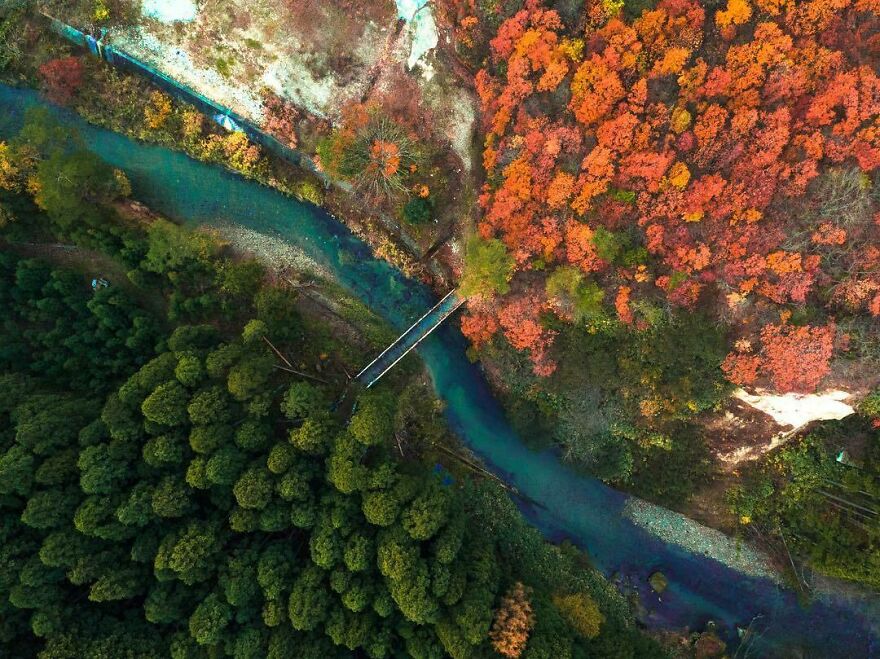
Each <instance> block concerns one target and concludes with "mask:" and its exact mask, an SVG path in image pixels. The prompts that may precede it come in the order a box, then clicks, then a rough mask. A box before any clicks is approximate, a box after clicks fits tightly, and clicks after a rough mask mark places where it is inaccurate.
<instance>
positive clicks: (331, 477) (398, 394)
mask: <svg viewBox="0 0 880 659" xmlns="http://www.w3.org/2000/svg"><path fill="white" fill-rule="evenodd" d="M0 156H2V159H0V171H2V172H3V178H2V179H0V204H2V206H0V207H2V209H3V213H4V218H5V220H4V225H3V227H2V229H0V239H2V243H0V247H2V249H0V278H2V287H0V306H2V311H3V314H2V318H3V321H2V325H0V345H2V351H0V391H2V396H0V400H2V405H0V418H2V425H0V428H2V430H0V483H2V485H0V518H2V522H0V553H2V560H0V566H2V568H0V595H2V597H0V611H2V615H0V619H2V623H0V647H2V648H3V653H4V654H6V653H8V654H11V655H12V656H17V657H29V656H34V657H41V658H46V659H48V658H50V657H51V658H59V659H60V658H62V657H69V658H71V659H72V658H77V659H79V658H81V657H99V656H100V657H167V656H172V657H176V658H184V657H209V656H211V657H216V656H230V657H238V658H245V657H289V656H297V657H310V656H314V657H326V656H351V653H352V652H357V653H358V654H359V655H360V656H369V657H391V656H412V657H426V658H427V657H441V656H453V657H477V656H492V655H494V656H497V654H500V655H502V656H508V657H519V656H522V657H587V656H615V657H656V656H658V653H661V654H662V650H661V649H660V646H659V645H657V644H656V642H655V641H653V640H651V639H649V638H648V637H646V636H644V635H642V633H641V632H639V631H638V630H636V628H635V627H634V625H633V622H632V614H631V613H630V611H629V608H628V606H627V605H626V604H625V602H624V600H623V599H622V598H621V596H620V595H618V594H617V593H616V592H614V591H613V590H611V589H610V587H609V586H608V585H607V584H606V583H605V582H604V580H603V578H602V577H601V576H600V575H598V573H597V572H595V570H593V569H592V568H591V567H589V563H588V559H587V558H586V557H585V556H584V555H583V554H581V553H580V552H578V551H577V550H575V549H574V548H572V547H570V546H569V547H565V546H563V547H558V546H554V545H550V544H547V543H545V541H544V540H543V539H542V538H541V536H540V534H539V533H538V532H537V531H536V530H534V529H532V528H530V527H529V526H527V525H526V523H525V521H524V520H523V519H522V518H521V517H520V514H519V512H518V511H517V510H516V508H515V507H514V505H513V503H512V502H511V501H510V500H509V499H508V498H507V495H506V494H505V493H504V492H503V491H501V490H500V488H499V487H498V486H497V485H496V484H495V483H494V482H493V481H485V480H482V479H479V478H476V477H474V475H473V474H472V473H471V472H470V471H469V470H467V469H464V468H462V467H461V465H460V464H459V463H457V462H455V461H451V464H446V463H449V462H450V459H449V458H446V459H445V460H444V464H443V465H441V464H440V463H439V462H438V461H437V460H438V458H437V455H439V453H438V452H437V450H436V449H435V448H433V447H434V446H435V445H437V444H441V443H442V444H444V445H446V446H447V449H448V450H453V451H454V450H458V449H457V448H456V445H455V442H454V440H453V439H452V438H451V435H450V434H449V433H448V431H447V430H446V428H445V426H444V423H443V420H442V416H441V415H440V414H439V409H440V408H439V407H438V403H437V401H435V400H434V399H433V398H432V396H431V395H430V394H429V393H428V392H427V390H426V389H425V388H424V385H422V384H419V377H418V373H414V372H413V370H412V368H410V369H409V370H406V369H405V370H404V371H403V372H402V374H401V375H399V376H397V377H396V379H392V381H390V382H389V384H387V385H384V386H383V387H381V388H378V389H375V390H370V391H367V392H360V393H358V392H357V391H355V392H353V393H352V394H351V395H354V396H356V404H355V406H354V411H353V412H352V411H351V408H350V406H349V407H348V408H346V407H345V406H342V407H336V406H334V404H333V402H334V401H335V400H337V399H338V398H339V396H340V395H341V394H342V390H343V388H344V386H345V380H344V378H340V377H339V376H338V375H334V373H337V372H338V371H339V370H340V369H338V368H336V366H335V365H344V364H346V363H348V364H350V363H351V360H352V359H356V358H357V357H355V356H353V355H356V354H357V353H356V352H354V353H353V352H352V351H351V350H350V349H349V348H346V346H344V345H341V344H340V340H339V339H337V338H334V336H333V335H332V333H331V332H328V331H327V328H326V327H322V323H320V322H318V320H317V319H315V318H314V317H311V316H309V315H308V314H307V313H305V312H304V311H303V310H302V308H301V307H300V306H299V304H298V301H297V293H296V291H295V290H291V289H290V288H288V287H285V286H283V285H282V284H281V282H279V281H277V280H276V279H274V278H273V277H272V276H271V273H270V272H268V271H267V270H266V269H265V268H264V267H263V266H262V265H261V264H259V263H257V262H255V261H253V260H248V259H247V258H242V257H240V256H237V255H236V254H235V253H234V252H233V251H231V250H230V249H229V247H228V246H226V245H224V244H223V243H222V241H220V240H219V238H218V237H217V236H215V235H213V234H211V233H209V232H205V231H195V232H194V231H191V230H189V229H185V228H182V227H180V226H178V225H176V224H173V223H171V222H169V221H166V220H163V219H159V218H155V219H153V220H151V221H144V220H143V219H135V218H132V217H130V216H129V215H128V214H127V213H126V212H125V205H124V204H121V203H120V202H122V201H124V200H125V198H126V197H127V195H128V194H130V187H129V186H128V183H127V179H126V177H125V175H124V173H123V172H121V171H119V170H114V169H113V168H111V167H109V166H107V165H106V164H105V163H103V162H102V161H101V160H99V159H98V158H97V157H96V156H94V155H93V154H91V153H90V152H88V151H86V150H84V149H83V148H82V144H81V143H80V142H79V140H78V139H77V137H76V136H75V135H70V134H69V133H68V132H67V131H66V130H63V129H61V128H60V127H59V126H58V125H56V124H54V123H53V120H52V118H51V116H49V114H48V113H47V112H46V111H44V110H36V111H32V112H31V114H30V115H29V116H28V119H27V122H26V125H25V127H24V129H23V130H22V132H21V133H20V135H19V136H18V137H16V138H15V139H13V140H11V141H9V142H7V143H3V144H2V145H0ZM58 245H63V246H67V248H68V249H67V250H66V251H64V250H63V251H62V252H61V253H62V254H67V257H66V259H65V258H61V257H59V252H58V250H56V249H54V247H55V246H58ZM78 252H82V253H83V254H84V255H85V256H86V257H87V258H86V259H85V261H84V263H83V262H79V263H78V264H77V262H76V261H75V259H72V257H71V256H70V255H71V254H76V253H78ZM96 267H101V268H103V270H102V271H101V272H97V273H96V272H95V268H96ZM111 270H112V271H113V272H115V273H118V276H119V277H120V279H119V280H116V279H115V275H114V278H111V280H110V281H109V282H106V281H105V285H101V284H97V285H94V284H93V285H90V283H89V281H90V280H91V279H93V278H94V277H95V276H96V275H101V274H105V273H107V272H110V271H111ZM365 322H366V321H365ZM290 360H292V361H290ZM294 362H295V366H296V367H298V368H285V364H293V363H294ZM322 363H323V364H324V367H323V369H322V370H321V371H317V370H315V369H316V368H317V367H316V366H315V365H316V364H322ZM296 373H299V375H297V374H296ZM394 438H396V443H395V441H394ZM401 442H402V443H403V445H405V446H406V457H405V458H404V457H402V456H401V455H400V454H399V453H398V447H399V446H401ZM496 653H497V654H496Z"/></svg>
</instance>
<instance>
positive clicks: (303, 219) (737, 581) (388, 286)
mask: <svg viewBox="0 0 880 659" xmlns="http://www.w3.org/2000/svg"><path fill="white" fill-rule="evenodd" d="M37 105H43V106H47V107H52V106H49V105H48V104H47V103H46V102H45V101H43V100H42V99H41V98H40V97H39V96H38V95H37V94H36V93H35V92H33V91H30V90H20V89H13V88H10V87H5V86H2V85H0V139H3V138H9V137H10V136H12V135H13V134H15V132H17V130H18V128H19V127H20V126H21V123H22V120H23V114H24V111H25V109H26V108H28V107H32V106H37ZM52 110H53V112H54V113H55V114H56V115H57V117H58V118H59V119H60V120H61V121H62V122H63V123H64V124H65V125H66V126H69V127H70V128H71V129H75V130H77V131H79V132H80V134H81V135H82V136H83V138H84V141H85V143H86V144H87V145H89V147H90V148H91V149H92V150H93V151H94V152H95V153H96V154H98V155H99V156H101V157H102V158H103V159H105V160H106V161H107V162H109V163H110V164H112V165H113V166H115V167H119V168H121V169H124V170H125V171H126V173H127V174H128V176H129V178H130V180H131V183H132V187H133V190H134V195H133V196H134V197H135V198H137V199H139V200H141V201H143V202H144V203H145V204H147V205H148V206H150V207H151V208H153V209H154V210H156V211H157V212H160V213H163V214H165V215H167V216H169V217H172V218H176V219H178V220H180V221H184V222H186V223H188V224H190V225H201V224H207V225H211V224H216V223H219V224H225V223H229V222H234V223H238V224H241V225H243V226H246V227H247V228H248V229H250V230H253V231H257V232H261V233H264V234H266V235H271V236H274V237H278V238H281V239H283V240H285V241H287V242H289V243H291V244H293V245H295V246H297V247H299V248H301V249H302V250H303V251H305V252H306V253H307V254H308V255H309V256H310V257H312V258H313V259H314V260H315V261H317V262H318V263H320V264H321V265H322V266H324V267H325V268H327V269H328V270H329V271H331V272H332V273H333V274H334V275H335V276H336V278H337V279H338V281H339V282H340V283H341V284H342V285H343V286H345V287H346V288H347V289H348V290H350V291H351V292H352V293H353V294H354V295H356V296H357V297H358V298H360V299H361V300H363V301H364V302H365V303H366V304H367V305H368V306H369V307H370V308H371V309H373V311H374V312H376V313H377V314H379V315H381V316H382V317H384V318H385V319H386V320H387V321H388V322H389V323H390V324H391V325H393V326H394V327H396V328H398V329H399V330H403V329H406V327H408V326H409V325H410V324H411V323H412V322H413V320H415V319H417V318H418V317H420V316H421V315H422V313H424V312H425V311H426V310H427V309H429V308H430V307H431V306H433V304H434V303H435V302H436V299H435V296H434V295H433V293H432V292H431V291H430V290H429V289H428V288H426V287H425V286H423V285H421V284H419V283H416V282H414V281H412V280H409V279H407V278H405V277H404V276H403V275H402V274H401V273H400V272H399V271H397V270H396V269H394V268H393V267H392V266H390V265H389V264H387V263H386V262H384V261H378V260H376V259H375V258H373V256H372V255H371V253H370V250H369V248H368V247H367V245H366V244H364V243H363V242H362V241H360V240H359V239H358V238H356V237H355V236H354V235H352V234H351V233H350V232H349V231H348V229H347V228H346V227H345V226H344V225H343V224H342V223H341V222H339V221H337V220H336V219H335V218H333V217H332V216H330V215H329V214H327V213H326V212H324V211H323V210H321V209H319V208H317V207H314V206H312V205H310V204H306V203H301V202H298V201H296V200H294V199H290V198H287V197H284V196H283V195H281V194H279V193H277V192H275V191H273V190H271V189H269V188H265V187H262V186H260V185H258V184H256V183H253V182H250V181H247V180H245V179H243V178H241V177H239V176H237V175H235V174H232V173H230V172H228V171H226V170H224V169H222V168H220V167H216V166H212V165H207V164H204V163H200V162H197V161H195V160H192V159H191V158H189V157H188V156H186V155H184V154H181V153H178V152H174V151H171V150H169V149H165V148H162V147H156V146H149V145H145V144H141V143H138V142H136V141H133V140H131V139H129V138H127V137H124V136H122V135H119V134H116V133H113V132H110V131H106V130H103V129H99V128H96V127H93V126H90V125H88V124H87V123H85V122H84V121H83V120H82V119H80V118H78V117H76V116H74V115H72V114H71V113H69V112H66V111H63V110H59V109H57V108H54V107H53V108H52ZM466 347H467V345H466V342H465V339H464V337H463V336H462V335H461V333H460V332H459V330H458V328H457V324H456V323H455V322H454V321H453V322H451V323H447V324H446V325H445V326H444V327H442V328H440V329H439V330H438V331H437V332H435V333H434V334H433V335H431V336H430V337H429V338H428V339H427V340H426V341H425V342H424V343H422V344H421V346H420V347H419V348H418V352H419V355H420V356H421V358H422V359H423V360H424V363H425V365H426V367H427V369H428V371H429V372H430V374H431V377H432V378H433V382H434V387H435V389H436V391H437V394H438V395H439V396H440V397H441V398H442V399H443V400H444V401H446V404H447V408H446V409H447V412H446V416H447V419H448V422H449V424H450V426H451V427H452V429H453V430H454V431H455V432H456V433H457V434H458V435H459V437H460V438H461V439H462V440H463V441H464V442H465V443H466V444H467V445H468V446H469V447H470V448H471V450H473V451H474V452H475V453H476V454H477V455H479V456H480V458H482V460H483V461H484V462H485V464H486V465H487V467H488V468H489V469H490V470H491V471H493V472H494V473H495V474H497V475H498V476H500V477H501V478H503V479H504V480H505V481H507V482H508V483H510V484H511V485H513V486H515V487H516V488H517V489H518V490H519V491H520V492H522V493H523V494H524V495H525V496H527V497H528V498H529V499H530V500H531V501H532V502H534V503H528V504H525V503H521V504H520V507H521V509H522V511H523V513H524V514H525V516H526V517H527V519H528V520H529V521H530V522H531V523H532V524H533V525H535V526H536V527H537V528H539V529H540V530H541V531H542V532H543V533H544V534H545V536H546V537H548V538H550V539H552V540H561V539H564V538H568V539H570V540H571V541H572V542H574V543H575V544H577V545H579V546H581V547H583V548H585V549H587V550H588V551H589V553H590V555H591V557H592V559H593V562H594V564H595V565H596V566H597V567H598V568H599V569H600V570H601V571H602V572H603V573H604V574H605V575H607V576H610V575H612V574H615V573H616V574H620V575H623V576H624V577H625V578H627V579H628V580H630V581H631V582H632V583H635V584H639V592H640V595H641V600H642V604H643V606H644V607H645V609H646V611H647V612H646V614H645V615H644V616H643V622H644V623H645V624H647V625H648V626H650V627H686V626H687V627H690V628H691V629H702V628H703V626H704V625H705V623H706V622H707V621H708V620H714V621H715V622H716V623H717V624H718V625H719V627H720V628H721V631H722V632H723V633H725V634H727V640H730V641H735V638H736V635H735V631H734V630H735V628H736V626H737V625H739V626H742V627H746V626H747V625H748V624H749V622H750V621H751V620H752V619H753V618H755V617H756V616H760V618H759V619H758V620H757V621H756V622H755V624H754V628H755V629H756V630H758V631H760V632H762V635H761V636H760V638H759V639H758V640H757V642H756V643H757V645H756V646H755V648H754V649H753V650H752V653H751V656H757V657H767V656H783V653H784V651H785V650H786V649H789V648H794V647H798V648H802V650H803V652H804V654H803V655H796V654H789V653H787V652H785V653H784V656H805V657H811V658H813V657H817V658H824V657H841V658H844V657H845V658H847V659H861V658H867V657H880V629H878V627H880V621H878V618H877V616H876V611H877V602H876V598H874V599H873V601H870V602H869V604H865V601H866V600H857V599H853V600H848V599H846V598H845V597H844V596H843V595H840V596H833V597H832V596H827V597H824V598H822V599H821V600H820V601H816V602H814V603H813V604H811V605H810V606H809V607H808V608H803V607H802V606H801V605H799V604H798V602H797V598H796V596H795V594H794V593H793V592H791V591H789V590H785V589H782V588H780V587H779V586H778V585H777V584H776V583H774V582H773V581H772V580H770V579H766V578H760V577H755V576H749V575H746V574H744V573H742V572H739V571H736V570H734V569H732V568H729V567H727V566H725V565H723V564H722V563H720V562H718V561H716V560H714V559H712V558H709V557H708V556H706V555H703V554H700V553H692V552H690V551H688V550H687V549H685V548H683V547H682V546H679V545H677V544H669V543H666V542H664V541H662V540H661V539H659V538H658V537H656V536H655V535H652V534H651V533H649V532H648V531H646V530H644V529H643V528H642V527H640V526H637V525H636V524H634V523H633V522H632V521H630V519H629V518H628V517H627V516H626V515H625V514H624V512H623V511H624V507H625V505H626V504H627V501H628V500H630V498H629V497H628V496H627V495H625V494H622V493H620V492H618V491H616V490H613V489H610V488H608V487H606V486H605V485H603V484H602V483H601V482H599V481H597V480H594V479H591V478H588V477H585V476H583V475H579V474H577V473H575V472H574V471H572V470H571V469H569V468H568V467H567V466H566V465H564V464H563V463H562V461H561V460H560V458H559V457H558V455H557V454H556V453H555V452H554V451H552V450H545V451H541V452H536V451H531V450H529V449H528V448H527V447H526V445H525V444H524V442H523V441H522V440H521V439H520V438H519V437H517V436H516V434H514V432H513V430H512V429H511V427H510V425H509V424H508V423H507V421H506V420H505V416H504V413H503V411H502V409H501V407H500V405H499V404H498V402H497V401H496V400H495V399H494V397H493V396H492V394H491V392H490V390H489V387H488V385H487V383H486V380H485V378H484V377H483V375H482V373H481V372H480V370H479V368H477V367H476V366H475V365H473V364H471V363H470V362H469V361H468V360H467V358H466V356H465V349H466ZM370 358H372V355H364V363H367V362H368V361H369V360H370ZM656 570H661V571H662V572H663V573H664V574H665V575H666V576H667V577H668V579H669V582H670V585H669V588H668V589H667V590H666V591H665V592H664V593H663V595H662V598H661V597H658V596H657V595H656V594H654V593H653V592H652V591H651V590H650V588H649V587H648V585H647V577H648V575H650V574H651V573H652V572H654V571H656ZM869 610H870V611H872V612H873V614H874V617H873V618H872V613H871V612H869Z"/></svg>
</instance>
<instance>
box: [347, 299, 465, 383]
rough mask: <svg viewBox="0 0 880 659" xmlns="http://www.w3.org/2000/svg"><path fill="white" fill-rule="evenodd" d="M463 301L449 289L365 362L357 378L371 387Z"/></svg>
mask: <svg viewBox="0 0 880 659" xmlns="http://www.w3.org/2000/svg"><path fill="white" fill-rule="evenodd" d="M464 302H465V301H464V298H460V297H458V296H457V295H456V294H455V291H454V290H452V291H449V293H447V294H446V295H445V296H444V297H443V299H442V300H440V301H439V302H438V303H437V304H436V305H434V308H432V309H431V310H430V311H428V313H426V314H425V315H424V316H422V317H421V318H419V319H418V320H417V321H416V322H415V323H413V324H412V326H411V327H410V328H409V329H408V330H406V331H405V332H404V333H403V334H401V335H400V336H399V337H398V338H397V340H396V341H395V342H394V343H392V344H391V345H390V346H388V347H387V348H385V350H384V351H383V352H382V354H380V355H379V356H378V357H376V358H375V359H374V360H373V361H371V362H370V363H369V364H367V366H366V368H364V370H362V371H361V372H360V373H358V374H357V379H358V380H360V381H361V382H363V383H364V384H365V385H366V386H367V388H368V389H369V388H370V387H372V386H373V385H374V384H376V382H377V381H378V380H379V378H381V377H382V376H383V375H385V374H386V373H387V372H388V371H390V370H391V369H392V368H393V367H394V365H395V364H397V362H399V361H400V360H401V359H403V358H404V357H406V355H407V354H409V352H410V351H411V350H412V349H413V348H415V347H416V346H417V345H419V343H421V342H422V341H424V340H425V338H426V337H427V336H428V335H429V334H430V333H431V332H433V331H434V330H435V329H437V328H438V327H439V326H440V325H441V324H442V323H443V321H444V320H446V319H447V318H449V316H451V315H452V314H453V313H454V312H455V310H456V309H458V308H459V307H460V306H461V305H462V304H464Z"/></svg>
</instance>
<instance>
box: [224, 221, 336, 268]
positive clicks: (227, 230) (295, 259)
mask: <svg viewBox="0 0 880 659" xmlns="http://www.w3.org/2000/svg"><path fill="white" fill-rule="evenodd" d="M212 227H213V228H214V229H216V230H217V231H218V232H219V233H220V235H221V236H222V237H223V238H225V239H226V240H228V241H229V242H230V243H232V245H233V246H234V247H235V248H236V249H239V250H241V251H245V252H251V253H253V255H254V257H255V258H256V259H257V260H258V261H260V262H261V263H263V264H264V265H266V267H268V268H270V269H271V270H274V271H275V272H283V271H289V270H294V271H296V272H298V273H301V274H304V275H307V276H311V277H321V278H324V279H328V280H332V279H333V275H332V273H331V272H330V271H329V270H328V269H327V268H325V267H324V266H322V265H321V264H319V263H318V262H316V261H314V260H313V259H312V258H310V257H309V256H308V255H307V254H306V253H305V252H304V251H302V250H301V249H299V248H298V247H295V246H294V245H291V244H289V243H287V242H285V241H284V240H282V239H281V238H276V237H274V236H267V235H266V234H264V233H260V232H259V231H253V230H251V229H248V228H247V227H243V226H240V225H237V224H231V223H222V224H220V223H214V224H212Z"/></svg>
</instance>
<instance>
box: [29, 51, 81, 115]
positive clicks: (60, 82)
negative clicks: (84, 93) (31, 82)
mask: <svg viewBox="0 0 880 659" xmlns="http://www.w3.org/2000/svg"><path fill="white" fill-rule="evenodd" d="M39 74H40V79H41V80H42V81H43V90H44V91H45V93H46V96H47V97H48V98H49V100H50V101H52V102H53V103H59V104H62V105H64V104H66V103H69V102H70V100H71V99H72V98H73V96H74V95H75V94H76V93H77V91H79V88H80V87H81V86H82V82H83V64H82V60H80V59H79V58H78V57H62V58H59V59H53V60H49V61H48V62H46V63H45V64H43V66H41V67H40V70H39Z"/></svg>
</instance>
